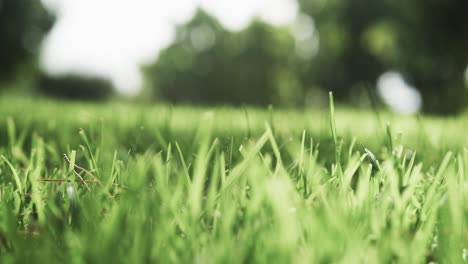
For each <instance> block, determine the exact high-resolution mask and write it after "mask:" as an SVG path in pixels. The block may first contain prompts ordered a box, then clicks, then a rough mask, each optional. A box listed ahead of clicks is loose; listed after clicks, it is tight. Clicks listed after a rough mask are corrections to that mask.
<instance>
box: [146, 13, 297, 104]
mask: <svg viewBox="0 0 468 264" xmlns="http://www.w3.org/2000/svg"><path fill="white" fill-rule="evenodd" d="M294 45H295V42H294V38H293V37H292V35H291V34H290V32H289V30H288V29H286V28H277V27H273V26H270V25H268V24H266V23H263V22H261V21H258V20H257V21H254V22H253V23H252V24H251V25H250V26H249V27H248V28H247V29H245V30H243V31H240V32H230V31H227V30H225V29H223V27H222V26H221V25H220V24H219V22H218V21H217V20H216V19H214V18H213V17H211V16H210V15H208V14H207V13H205V12H204V11H202V10H198V12H197V13H196V15H195V16H194V18H193V19H192V20H191V21H190V22H188V23H187V24H185V25H181V26H179V27H178V29H177V33H176V40H175V42H174V43H173V44H172V45H171V46H169V47H168V48H167V49H165V50H163V51H162V52H161V53H160V56H159V58H158V60H157V62H156V63H155V64H153V65H149V66H146V67H145V70H144V71H145V74H146V76H147V78H148V80H149V82H150V86H152V88H153V89H154V90H155V91H156V92H157V94H156V95H155V96H156V97H159V98H161V99H166V100H169V101H172V102H190V103H202V104H213V103H221V104H235V105H239V104H244V103H245V104H257V105H267V104H270V103H275V104H282V105H287V104H293V105H296V104H298V103H300V102H302V95H301V91H302V90H301V84H300V80H299V76H298V74H297V72H298V71H297V67H298V65H297V60H296V57H295V56H294V55H293V54H294V48H295V46H294Z"/></svg>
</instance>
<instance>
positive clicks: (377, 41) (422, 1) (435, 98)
mask: <svg viewBox="0 0 468 264" xmlns="http://www.w3.org/2000/svg"><path fill="white" fill-rule="evenodd" d="M299 2H300V6H301V10H302V11H303V12H305V13H306V14H308V15H310V16H312V17H313V18H314V20H315V24H316V26H317V29H318V32H319V38H320V42H319V46H320V48H319V52H318V54H317V56H316V58H314V61H313V63H312V64H311V66H310V69H309V74H308V76H309V78H308V79H307V80H306V82H312V83H314V82H315V83H317V85H318V86H320V87H322V89H326V90H332V91H334V93H335V95H336V97H337V98H338V99H341V100H349V98H350V97H351V95H352V94H353V93H355V92H356V87H357V88H359V87H362V86H363V84H364V85H365V84H374V83H375V81H376V79H377V77H378V76H379V75H380V74H382V73H383V72H384V71H386V70H389V69H396V70H398V71H401V72H402V73H403V74H404V76H405V77H406V78H407V79H408V80H409V82H410V83H411V84H413V85H414V86H415V87H416V88H418V89H419V90H420V92H421V94H422V96H423V105H424V106H423V107H424V111H425V112H432V113H440V114H444V113H454V112H457V111H460V110H462V109H463V108H464V107H465V106H466V105H467V101H468V90H467V89H466V87H465V79H464V72H465V70H466V67H467V64H468V49H467V48H466V47H468V30H467V28H468V16H467V15H466V11H467V10H468V2H467V1H459V0H447V1H440V0H413V1H405V0H377V1H376V0H347V1H341V0H299Z"/></svg>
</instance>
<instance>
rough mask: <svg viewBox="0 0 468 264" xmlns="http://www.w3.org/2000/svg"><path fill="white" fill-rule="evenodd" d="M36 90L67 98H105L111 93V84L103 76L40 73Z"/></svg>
mask: <svg viewBox="0 0 468 264" xmlns="http://www.w3.org/2000/svg"><path fill="white" fill-rule="evenodd" d="M37 90H38V91H39V92H40V93H42V94H44V95H47V96H52V97H57V98H62V99H69V100H96V101H100V100H106V99H108V98H110V97H111V96H112V94H113V91H114V89H113V86H112V84H111V83H110V82H109V81H108V80H106V79H103V78H99V77H93V76H84V75H79V74H68V75H61V76H51V75H47V74H45V73H41V74H40V75H39V77H38V79H37Z"/></svg>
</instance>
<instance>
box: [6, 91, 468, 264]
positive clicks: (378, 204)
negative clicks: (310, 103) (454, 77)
mask: <svg viewBox="0 0 468 264" xmlns="http://www.w3.org/2000/svg"><path fill="white" fill-rule="evenodd" d="M18 105H21V106H23V107H18ZM0 113H1V115H0V205H1V206H0V262H1V263H31V262H44V263H64V262H69V261H70V260H72V261H73V262H77V263H81V262H90V263H155V262H157V263H193V262H203V263H246V262H249V263H393V262H395V263H426V262H437V263H463V261H465V259H466V256H465V255H466V254H465V253H464V251H466V247H467V243H468V240H467V237H466V235H464V232H465V230H466V225H467V218H466V217H465V216H466V215H467V213H468V206H467V204H468V203H467V199H468V196H467V191H466V190H465V189H466V186H468V185H466V177H465V171H466V168H467V166H468V152H467V150H466V147H467V146H468V137H467V136H466V133H463V132H464V127H465V124H464V120H465V119H466V116H462V117H459V118H453V119H437V118H422V119H420V120H419V122H421V123H423V124H424V126H422V125H421V126H419V127H418V126H414V123H415V118H414V117H404V118H400V117H396V116H393V115H391V114H388V113H382V116H381V118H382V120H384V121H388V122H390V123H391V124H392V125H391V126H390V125H388V126H387V127H385V128H381V127H382V126H381V125H380V124H375V119H374V116H373V114H372V113H368V112H362V111H351V110H349V109H341V108H335V107H334V105H333V98H332V96H330V115H326V114H324V113H321V112H308V113H303V112H297V111H275V112H274V113H273V111H271V110H270V111H267V110H262V109H253V108H244V109H243V110H237V109H233V108H225V107H224V108H209V109H208V108H194V107H175V108H172V107H169V106H165V105H159V106H132V105H129V104H124V103H119V102H111V103H109V104H106V105H100V104H93V103H86V104H85V103H72V102H70V103H67V104H64V103H63V102H54V101H50V100H47V99H37V98H31V99H25V98H15V97H2V98H0ZM246 113H248V115H246ZM272 115H274V116H272ZM7 116H8V118H5V117H7ZM246 116H248V119H249V120H246ZM271 120H273V121H274V129H271V125H269V124H268V122H271ZM266 123H267V124H266ZM80 128H82V130H81V129H80ZM397 132H403V134H401V133H397ZM246 135H250V136H249V137H246ZM330 138H333V139H332V140H330ZM353 138H354V139H353ZM355 145H362V146H363V148H355V147H354V146H355ZM344 150H346V151H344ZM370 150H372V152H371V151H370ZM416 151H417V153H416ZM63 154H66V155H67V158H66V159H65V160H64V158H63V157H64V156H63ZM337 157H338V158H337ZM366 157H367V159H366ZM374 166H378V169H375V168H374ZM83 181H86V183H84V182H83ZM88 187H89V189H88ZM464 254H465V255H464Z"/></svg>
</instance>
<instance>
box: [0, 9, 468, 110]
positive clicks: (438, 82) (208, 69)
mask: <svg viewBox="0 0 468 264" xmlns="http://www.w3.org/2000/svg"><path fill="white" fill-rule="evenodd" d="M467 11H468V2H467V1H464V0H445V1H441V0H410V1H408V0H347V1H343V0H298V1H296V0H241V1H229V0H174V1H162V0H80V1H76V0H47V1H46V0H44V1H39V0H0V93H2V95H5V94H11V93H13V94H20V95H22V96H37V95H43V96H51V97H56V98H62V99H69V100H108V99H115V98H120V99H122V98H127V99H128V100H135V101H136V102H149V103H161V102H168V103H174V104H201V105H254V106H266V105H270V104H272V105H274V106H275V107H280V108H290V107H291V108H320V107H323V105H325V103H326V94H327V92H328V91H333V93H334V96H335V100H336V101H337V102H338V103H341V104H346V105H349V106H353V107H361V108H370V107H374V108H375V107H378V108H389V109H391V110H393V111H396V112H400V113H403V114H411V113H417V112H423V113H428V114H438V115H449V114H456V113H460V112H462V111H464V110H465V109H466V106H467V105H468V88H467V87H468V85H467V83H468V70H467V66H468V15H467Z"/></svg>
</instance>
